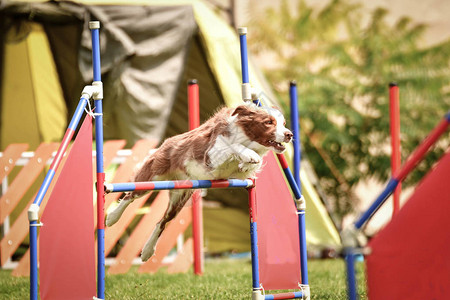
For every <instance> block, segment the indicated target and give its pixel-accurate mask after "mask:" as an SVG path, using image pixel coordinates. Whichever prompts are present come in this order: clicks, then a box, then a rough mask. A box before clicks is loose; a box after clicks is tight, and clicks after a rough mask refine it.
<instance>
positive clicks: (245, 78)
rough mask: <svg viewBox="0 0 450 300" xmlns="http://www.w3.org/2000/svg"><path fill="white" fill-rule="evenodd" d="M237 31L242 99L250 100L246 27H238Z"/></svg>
mask: <svg viewBox="0 0 450 300" xmlns="http://www.w3.org/2000/svg"><path fill="white" fill-rule="evenodd" d="M238 33H239V42H240V43H239V45H240V49H241V72H242V100H244V101H251V100H252V90H251V86H250V80H249V74H248V56H247V28H246V27H240V28H239V29H238Z"/></svg>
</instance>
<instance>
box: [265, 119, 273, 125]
mask: <svg viewBox="0 0 450 300" xmlns="http://www.w3.org/2000/svg"><path fill="white" fill-rule="evenodd" d="M264 123H266V124H267V125H272V124H273V121H272V120H269V121H266V122H264Z"/></svg>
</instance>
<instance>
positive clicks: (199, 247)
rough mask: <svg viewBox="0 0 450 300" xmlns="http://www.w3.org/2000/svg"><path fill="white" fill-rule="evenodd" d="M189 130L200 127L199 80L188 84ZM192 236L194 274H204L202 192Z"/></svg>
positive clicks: (196, 201)
mask: <svg viewBox="0 0 450 300" xmlns="http://www.w3.org/2000/svg"><path fill="white" fill-rule="evenodd" d="M188 107H189V130H193V129H195V128H197V127H199V126H200V102H199V90H198V83H197V80H195V79H193V80H190V81H189V83H188ZM192 236H193V239H194V274H196V275H202V274H203V213H202V196H201V192H200V191H195V192H194V194H193V195H192Z"/></svg>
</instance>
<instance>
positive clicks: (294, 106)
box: [289, 80, 301, 192]
mask: <svg viewBox="0 0 450 300" xmlns="http://www.w3.org/2000/svg"><path fill="white" fill-rule="evenodd" d="M289 99H290V103H291V130H292V133H293V134H294V139H293V140H292V144H293V146H294V178H295V182H296V183H297V185H298V187H299V189H300V192H301V184H300V160H301V152H300V151H301V150H300V126H299V118H298V97H297V83H296V82H295V80H292V81H291V82H290V84H289Z"/></svg>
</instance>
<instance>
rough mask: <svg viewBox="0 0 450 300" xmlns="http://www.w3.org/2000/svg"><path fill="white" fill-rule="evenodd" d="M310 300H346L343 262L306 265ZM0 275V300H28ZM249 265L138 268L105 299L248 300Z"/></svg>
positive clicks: (20, 286)
mask: <svg viewBox="0 0 450 300" xmlns="http://www.w3.org/2000/svg"><path fill="white" fill-rule="evenodd" d="M308 268H309V271H308V275H309V282H310V288H311V294H312V297H311V299H320V300H323V299H346V286H345V266H344V262H343V260H340V259H336V260H311V261H309V263H308ZM357 268H358V276H359V277H358V282H359V293H360V296H361V297H360V299H366V296H365V289H364V287H363V285H364V284H363V280H364V278H363V275H364V272H363V265H362V264H360V263H359V264H358V265H357ZM10 274H11V272H10V271H6V270H1V271H0V299H8V300H10V299H11V300H12V299H27V298H29V292H28V288H29V283H28V278H15V277H12V276H11V275H10ZM251 284H252V279H251V264H250V261H249V260H248V259H238V260H237V259H233V260H231V259H210V260H207V261H206V264H205V274H204V275H203V276H199V277H198V276H194V275H193V274H192V271H191V272H188V273H187V274H175V275H171V274H167V272H166V270H165V269H162V270H160V271H158V273H156V274H153V275H152V274H139V273H138V272H137V268H133V269H132V270H131V271H130V272H128V273H127V274H123V275H107V277H106V299H117V300H131V299H133V300H134V299H251Z"/></svg>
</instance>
